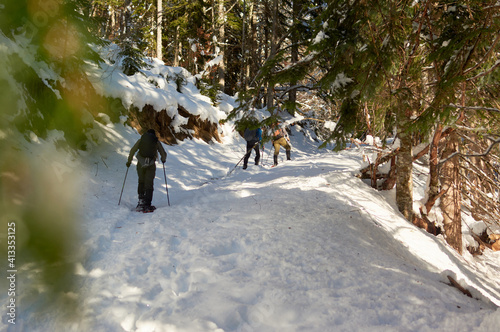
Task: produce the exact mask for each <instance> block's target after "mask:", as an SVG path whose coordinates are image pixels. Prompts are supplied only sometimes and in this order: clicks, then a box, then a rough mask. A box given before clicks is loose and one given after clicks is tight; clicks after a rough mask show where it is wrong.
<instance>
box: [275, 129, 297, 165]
mask: <svg viewBox="0 0 500 332" xmlns="http://www.w3.org/2000/svg"><path fill="white" fill-rule="evenodd" d="M272 142H273V145H274V165H273V167H274V166H277V165H278V155H279V153H280V148H281V147H284V148H285V150H286V160H291V159H290V150H291V149H292V147H291V146H290V143H289V142H290V139H289V138H288V133H287V132H286V130H285V128H278V129H275V130H274V131H273V140H272Z"/></svg>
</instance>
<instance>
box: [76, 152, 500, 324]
mask: <svg viewBox="0 0 500 332" xmlns="http://www.w3.org/2000/svg"><path fill="white" fill-rule="evenodd" d="M195 146H196V145H193V147H195ZM175 149H176V148H175V147H174V148H170V149H169V150H170V153H171V154H170V158H171V159H170V164H169V162H167V170H168V173H169V174H170V177H171V179H170V183H171V184H172V187H171V188H170V189H169V193H170V201H171V206H170V207H168V206H167V205H166V196H165V194H166V193H165V190H164V182H163V180H164V179H163V173H162V168H161V167H159V168H158V171H157V179H156V191H155V198H154V202H155V203H156V204H157V206H158V209H157V210H156V211H155V212H154V213H152V214H139V213H136V212H132V211H130V208H131V207H133V206H134V205H135V191H134V189H133V188H134V186H135V182H134V181H136V178H134V170H133V168H131V172H129V177H130V179H129V180H127V181H128V182H127V183H130V185H127V186H126V188H127V189H128V194H124V197H125V203H124V205H125V206H116V202H115V200H114V199H115V196H114V195H110V192H106V189H102V190H103V193H104V194H105V195H104V196H106V197H108V198H109V205H110V206H111V208H109V209H107V211H106V212H103V211H102V210H101V209H99V207H100V205H101V204H103V205H106V202H103V200H99V201H97V200H92V199H90V198H89V203H90V204H95V205H96V206H95V207H94V208H95V209H94V211H95V212H94V214H89V215H88V216H87V218H88V221H87V223H88V224H87V227H88V229H87V230H88V232H89V235H88V239H87V240H86V243H85V247H86V248H87V250H88V251H87V255H86V257H87V259H86V261H85V262H83V263H82V266H81V271H80V275H81V276H82V280H81V285H82V293H83V294H86V298H85V300H84V307H85V309H86V311H85V314H84V315H83V317H82V320H81V323H80V324H78V327H79V328H82V327H83V328H85V329H91V330H95V331H121V330H125V331H353V330H356V331H368V330H370V331H391V330H392V331H472V330H474V329H475V328H478V327H479V326H480V325H481V322H482V321H483V320H485V316H486V317H489V316H488V315H491V316H492V317H498V312H497V313H495V309H494V308H495V307H494V306H492V305H491V304H488V303H485V302H482V301H478V300H475V299H470V298H467V297H465V296H464V295H463V294H462V293H460V292H459V291H457V290H456V289H455V288H452V287H449V286H448V285H446V284H445V283H444V279H443V276H441V275H440V274H439V273H436V272H433V271H432V270H433V269H432V267H431V266H429V264H427V263H426V262H425V261H422V260H421V259H420V258H418V257H415V256H414V255H413V254H411V253H409V251H408V249H407V246H406V245H404V244H403V243H402V242H401V241H398V240H397V239H395V238H394V237H393V236H391V235H390V234H389V233H388V232H387V230H386V229H384V228H383V227H381V225H380V224H379V222H378V221H377V220H376V218H373V217H370V216H368V215H367V213H366V212H367V211H366V207H364V205H363V202H362V201H363V200H366V201H367V202H368V203H371V204H376V205H377V206H379V208H380V214H381V215H382V216H383V217H386V218H389V219H391V218H396V219H397V218H401V217H400V216H398V213H397V212H396V211H395V209H394V208H393V207H391V206H390V205H389V204H388V203H387V202H386V200H385V199H384V198H383V197H382V196H381V195H379V194H377V193H376V192H375V191H373V190H371V189H370V188H368V187H367V186H364V185H363V184H362V183H360V181H359V180H358V179H356V178H355V177H353V176H352V174H351V173H352V171H353V170H355V169H356V168H358V167H359V162H360V161H359V156H355V154H354V153H353V154H352V155H349V153H344V154H333V153H328V154H325V153H323V154H305V153H302V154H298V157H297V158H295V160H293V161H291V162H284V163H280V166H279V167H277V168H273V169H270V168H267V167H257V166H253V165H250V166H249V169H248V170H247V171H243V170H241V168H238V169H237V170H236V171H235V172H234V173H233V174H231V175H230V176H229V177H222V178H220V179H219V180H210V178H207V180H208V181H200V179H202V178H203V176H206V175H207V174H212V175H214V174H215V175H219V176H220V175H223V174H224V173H225V172H226V171H227V169H228V168H226V169H224V170H221V169H219V170H218V168H223V167H224V166H221V163H220V162H219V164H215V163H213V164H210V165H207V166H208V168H209V172H208V173H207V174H205V173H204V171H203V169H202V168H198V167H199V166H200V165H201V164H203V163H207V162H208V161H209V160H211V161H214V159H213V158H215V157H213V154H214V153H215V152H211V153H212V155H211V156H212V159H211V157H210V156H209V154H208V153H207V154H206V155H205V156H203V154H202V153H198V150H197V149H196V148H193V154H196V155H198V158H199V159H200V160H199V161H196V158H188V157H187V156H186V152H185V151H184V152H183V153H179V154H177V157H176V152H175ZM226 155H227V151H226ZM230 159H231V157H230ZM232 159H233V160H234V159H235V158H234V157H232ZM187 160H189V162H190V163H192V164H193V165H191V166H192V167H193V171H194V172H195V174H194V176H192V177H189V178H188V177H185V174H189V172H190V171H189V170H188V169H186V168H182V167H178V166H179V164H177V163H181V162H182V163H183V164H185V163H184V162H185V161H187ZM236 161H237V158H236ZM197 163H200V165H198V164H197ZM118 165H119V164H117V165H112V166H111V167H110V170H108V172H109V173H108V174H106V172H105V171H101V172H102V173H101V174H100V175H99V176H101V177H102V180H104V179H106V178H107V179H108V180H109V179H110V178H113V176H112V175H110V174H111V173H112V172H113V170H112V168H113V166H115V167H118ZM227 166H230V164H228V165H226V167H227ZM122 169H123V167H122ZM120 175H123V174H120ZM183 176H184V178H183ZM114 179H115V181H114V182H115V183H114V190H116V189H117V188H118V187H119V185H120V184H121V181H120V177H119V175H118V173H115V177H114ZM183 179H184V181H183ZM97 183H101V182H100V181H99V180H98V181H96V185H97ZM170 183H169V184H170ZM162 184H163V189H160V188H159V187H160V186H161V185H162ZM101 188H108V189H109V188H111V187H107V186H102V187H101ZM118 189H119V188H118ZM111 198H112V199H111ZM92 201H93V203H92ZM113 203H114V205H115V206H116V207H113V206H112V204H113ZM386 211H389V212H386ZM399 223H400V224H401V221H399ZM403 225H407V224H405V223H403ZM407 228H408V231H411V232H415V233H416V234H419V235H420V236H422V233H421V231H419V230H416V229H415V228H414V227H413V226H411V225H407ZM423 236H424V237H425V235H423ZM495 315H496V316H495ZM497 319H498V318H497ZM490 320H492V321H493V320H494V319H491V318H490ZM487 322H488V319H486V323H484V322H483V324H487ZM483 326H484V325H483ZM487 326H488V325H487Z"/></svg>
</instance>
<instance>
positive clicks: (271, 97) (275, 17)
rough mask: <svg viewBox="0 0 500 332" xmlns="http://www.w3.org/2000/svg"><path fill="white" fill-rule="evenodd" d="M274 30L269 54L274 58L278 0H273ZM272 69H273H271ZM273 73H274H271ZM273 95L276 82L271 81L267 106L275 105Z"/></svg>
mask: <svg viewBox="0 0 500 332" xmlns="http://www.w3.org/2000/svg"><path fill="white" fill-rule="evenodd" d="M272 11H273V12H272V17H273V18H272V20H273V24H272V31H271V53H270V54H269V59H272V58H274V56H275V55H276V48H277V45H276V43H277V39H278V37H277V35H278V31H277V29H278V22H277V20H278V0H273V8H272ZM271 71H272V70H271ZM269 74H270V75H272V73H269ZM273 97H274V84H272V83H271V82H270V81H269V83H268V86H267V103H266V104H267V107H268V108H269V107H273V105H274V103H273Z"/></svg>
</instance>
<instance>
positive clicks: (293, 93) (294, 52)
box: [288, 0, 301, 103]
mask: <svg viewBox="0 0 500 332" xmlns="http://www.w3.org/2000/svg"><path fill="white" fill-rule="evenodd" d="M300 7H301V1H299V0H295V1H294V2H293V6H292V12H293V23H294V25H296V24H297V22H298V16H299V12H300ZM291 42H292V48H291V60H292V65H293V64H295V63H297V62H298V61H299V35H298V33H297V30H296V29H294V31H293V33H292V41H291ZM290 85H291V86H292V87H293V86H295V85H297V80H296V79H295V78H292V80H291V81H290ZM288 100H289V101H290V103H295V102H296V101H297V89H296V88H293V89H291V90H290V92H289V93H288Z"/></svg>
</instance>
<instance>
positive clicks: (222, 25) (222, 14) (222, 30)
mask: <svg viewBox="0 0 500 332" xmlns="http://www.w3.org/2000/svg"><path fill="white" fill-rule="evenodd" d="M219 19H220V21H219V45H220V55H221V56H222V60H221V62H220V63H219V70H218V72H219V85H220V88H221V90H222V91H224V92H225V90H226V89H225V86H226V79H225V75H226V66H225V61H226V54H225V49H226V46H225V43H226V11H225V9H224V0H219Z"/></svg>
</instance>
